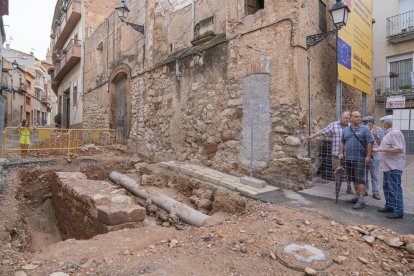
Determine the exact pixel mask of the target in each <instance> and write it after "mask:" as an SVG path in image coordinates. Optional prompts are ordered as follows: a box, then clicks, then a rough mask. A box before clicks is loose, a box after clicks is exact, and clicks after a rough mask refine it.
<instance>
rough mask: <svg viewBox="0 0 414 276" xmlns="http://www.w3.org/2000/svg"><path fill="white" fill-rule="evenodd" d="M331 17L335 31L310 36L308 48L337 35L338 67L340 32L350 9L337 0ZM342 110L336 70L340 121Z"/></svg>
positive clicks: (340, 87)
mask: <svg viewBox="0 0 414 276" xmlns="http://www.w3.org/2000/svg"><path fill="white" fill-rule="evenodd" d="M330 12H331V16H332V20H333V23H334V25H335V30H332V31H328V32H324V33H318V34H314V35H309V36H307V37H306V45H307V47H308V48H310V47H312V46H315V45H317V44H318V43H319V42H321V41H322V40H324V39H325V38H326V37H327V36H329V35H331V34H335V35H336V50H337V53H336V66H337V67H338V31H339V30H340V29H341V28H342V27H344V26H346V23H347V21H348V15H349V13H350V12H351V10H350V9H349V7H348V6H347V5H346V4H345V3H344V2H342V0H336V3H335V4H334V5H333V6H332V8H331V10H330ZM341 108H342V85H341V82H340V81H339V79H338V69H337V70H336V117H337V118H338V119H340V117H341Z"/></svg>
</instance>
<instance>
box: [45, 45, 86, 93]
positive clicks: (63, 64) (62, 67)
mask: <svg viewBox="0 0 414 276" xmlns="http://www.w3.org/2000/svg"><path fill="white" fill-rule="evenodd" d="M80 58H81V45H80V43H79V40H73V39H72V40H70V41H69V44H68V45H67V46H66V47H65V49H63V50H62V54H61V55H60V57H59V59H58V60H57V63H56V64H55V72H54V73H53V82H52V88H53V89H54V90H55V91H57V90H56V88H57V87H59V84H60V82H61V81H62V80H63V78H64V77H65V76H66V74H67V73H68V72H69V71H70V70H71V69H72V68H73V67H74V66H75V65H76V64H77V63H78V62H79V61H80Z"/></svg>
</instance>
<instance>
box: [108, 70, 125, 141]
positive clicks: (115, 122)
mask: <svg viewBox="0 0 414 276" xmlns="http://www.w3.org/2000/svg"><path fill="white" fill-rule="evenodd" d="M127 80H128V78H127V74H125V73H124V72H122V73H119V74H118V75H116V76H115V78H114V79H113V80H112V91H111V92H112V93H111V94H112V95H111V116H112V120H111V121H112V122H111V125H112V126H113V127H114V128H115V129H116V131H117V136H118V142H119V143H121V144H126V143H127V141H128V134H129V107H128V106H129V105H128V87H127Z"/></svg>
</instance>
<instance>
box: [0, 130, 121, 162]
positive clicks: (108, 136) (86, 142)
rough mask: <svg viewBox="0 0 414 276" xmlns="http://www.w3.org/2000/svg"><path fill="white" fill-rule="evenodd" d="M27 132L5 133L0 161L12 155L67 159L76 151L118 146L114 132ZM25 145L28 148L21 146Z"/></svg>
mask: <svg viewBox="0 0 414 276" xmlns="http://www.w3.org/2000/svg"><path fill="white" fill-rule="evenodd" d="M29 129H30V131H26V133H23V132H22V131H21V129H20V128H18V127H7V128H5V129H4V132H3V147H2V158H5V157H8V156H13V155H34V156H44V155H62V154H67V155H68V156H70V155H71V154H75V153H76V152H78V151H79V150H82V151H90V149H99V148H104V147H109V146H112V145H115V144H116V143H117V134H116V130H115V129H63V128H29ZM29 132H30V133H29ZM22 134H23V135H28V137H29V139H27V138H22ZM24 140H25V141H24ZM27 143H28V144H27ZM22 144H23V149H22ZM25 144H27V146H24V145H25ZM25 147H27V149H25Z"/></svg>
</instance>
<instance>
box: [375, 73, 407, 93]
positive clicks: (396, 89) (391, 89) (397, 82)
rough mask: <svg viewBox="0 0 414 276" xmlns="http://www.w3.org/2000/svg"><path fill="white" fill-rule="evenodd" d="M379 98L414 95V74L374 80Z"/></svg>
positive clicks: (393, 75) (395, 75)
mask: <svg viewBox="0 0 414 276" xmlns="http://www.w3.org/2000/svg"><path fill="white" fill-rule="evenodd" d="M374 89H375V93H376V95H377V96H390V95H407V94H414V72H410V73H403V74H392V75H391V76H382V77H376V78H374Z"/></svg>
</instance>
